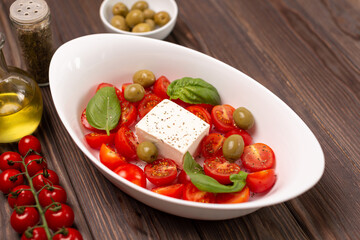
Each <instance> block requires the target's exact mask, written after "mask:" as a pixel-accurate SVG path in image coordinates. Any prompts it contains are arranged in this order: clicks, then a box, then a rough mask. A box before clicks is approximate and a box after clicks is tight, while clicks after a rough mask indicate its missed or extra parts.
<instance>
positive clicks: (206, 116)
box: [186, 105, 212, 130]
mask: <svg viewBox="0 0 360 240" xmlns="http://www.w3.org/2000/svg"><path fill="white" fill-rule="evenodd" d="M186 110H188V111H189V112H191V113H193V114H194V115H195V116H197V117H199V118H201V119H202V120H203V121H205V122H207V123H208V124H209V125H210V130H211V128H212V121H211V116H210V113H209V112H208V111H206V109H205V108H203V107H200V106H196V105H192V106H189V107H187V108H186Z"/></svg>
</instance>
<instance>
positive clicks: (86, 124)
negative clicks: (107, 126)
mask: <svg viewBox="0 0 360 240" xmlns="http://www.w3.org/2000/svg"><path fill="white" fill-rule="evenodd" d="M81 124H82V125H83V127H84V128H86V129H88V130H90V131H92V132H101V130H99V129H96V128H94V127H93V126H91V125H90V123H89V122H88V120H87V118H86V108H85V109H84V111H82V113H81Z"/></svg>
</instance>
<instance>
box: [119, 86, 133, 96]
mask: <svg viewBox="0 0 360 240" xmlns="http://www.w3.org/2000/svg"><path fill="white" fill-rule="evenodd" d="M131 84H133V83H124V84H123V85H122V86H121V92H122V95H123V96H124V92H125V88H126V87H127V86H129V85H131ZM124 99H125V98H124Z"/></svg>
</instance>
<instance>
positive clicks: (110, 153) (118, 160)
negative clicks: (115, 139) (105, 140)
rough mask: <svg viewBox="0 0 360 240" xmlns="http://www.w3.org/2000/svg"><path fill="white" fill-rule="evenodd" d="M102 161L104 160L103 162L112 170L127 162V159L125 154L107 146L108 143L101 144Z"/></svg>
mask: <svg viewBox="0 0 360 240" xmlns="http://www.w3.org/2000/svg"><path fill="white" fill-rule="evenodd" d="M100 162H102V164H104V165H105V166H107V167H108V168H110V169H111V170H114V169H115V168H117V167H118V166H119V165H121V164H124V163H127V161H126V159H125V158H124V157H123V156H121V155H120V154H119V153H117V152H115V150H114V149H112V148H111V147H109V146H107V145H106V144H103V145H101V148H100Z"/></svg>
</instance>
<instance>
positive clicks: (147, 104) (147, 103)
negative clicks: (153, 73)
mask: <svg viewBox="0 0 360 240" xmlns="http://www.w3.org/2000/svg"><path fill="white" fill-rule="evenodd" d="M161 101H162V99H161V98H159V97H158V96H156V95H155V94H153V93H149V94H147V95H145V96H144V98H143V99H142V100H141V101H140V103H139V106H138V111H139V117H140V119H141V118H143V117H144V116H145V115H146V114H147V113H148V112H150V110H151V109H153V108H154V107H155V106H156V105H157V104H158V103H160V102H161Z"/></svg>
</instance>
